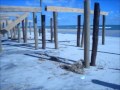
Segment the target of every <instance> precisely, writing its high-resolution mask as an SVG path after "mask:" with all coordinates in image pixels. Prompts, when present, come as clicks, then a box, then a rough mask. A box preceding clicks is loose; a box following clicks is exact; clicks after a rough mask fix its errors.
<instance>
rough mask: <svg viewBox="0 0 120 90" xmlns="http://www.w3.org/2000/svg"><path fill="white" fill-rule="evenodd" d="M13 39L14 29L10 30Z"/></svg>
mask: <svg viewBox="0 0 120 90" xmlns="http://www.w3.org/2000/svg"><path fill="white" fill-rule="evenodd" d="M10 35H11V39H12V38H13V30H10Z"/></svg>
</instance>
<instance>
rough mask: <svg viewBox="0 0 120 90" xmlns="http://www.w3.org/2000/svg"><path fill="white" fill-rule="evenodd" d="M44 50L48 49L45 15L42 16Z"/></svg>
mask: <svg viewBox="0 0 120 90" xmlns="http://www.w3.org/2000/svg"><path fill="white" fill-rule="evenodd" d="M41 20H42V49H45V48H46V34H45V15H42V18H41Z"/></svg>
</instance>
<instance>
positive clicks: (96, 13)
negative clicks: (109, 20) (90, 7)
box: [90, 3, 100, 66]
mask: <svg viewBox="0 0 120 90" xmlns="http://www.w3.org/2000/svg"><path fill="white" fill-rule="evenodd" d="M99 17H100V6H99V3H95V6H94V21H93V43H92V55H91V63H90V65H91V66H95V65H96V64H95V62H96V56H97V47H98V32H99Z"/></svg>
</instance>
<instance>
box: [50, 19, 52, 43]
mask: <svg viewBox="0 0 120 90" xmlns="http://www.w3.org/2000/svg"><path fill="white" fill-rule="evenodd" d="M50 34H51V42H53V19H52V18H51V19H50Z"/></svg>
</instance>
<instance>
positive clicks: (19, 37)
mask: <svg viewBox="0 0 120 90" xmlns="http://www.w3.org/2000/svg"><path fill="white" fill-rule="evenodd" d="M17 27H18V43H20V42H21V30H20V23H19V24H18V25H17Z"/></svg>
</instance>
